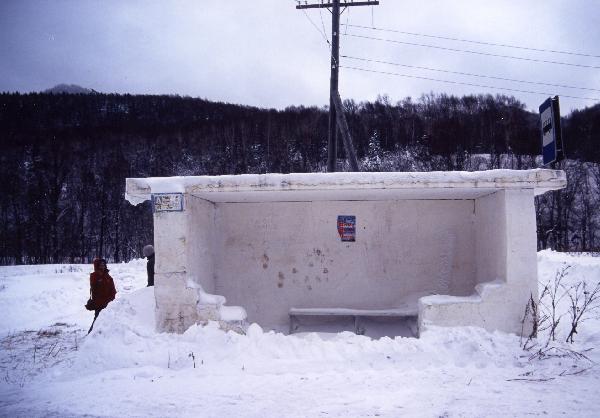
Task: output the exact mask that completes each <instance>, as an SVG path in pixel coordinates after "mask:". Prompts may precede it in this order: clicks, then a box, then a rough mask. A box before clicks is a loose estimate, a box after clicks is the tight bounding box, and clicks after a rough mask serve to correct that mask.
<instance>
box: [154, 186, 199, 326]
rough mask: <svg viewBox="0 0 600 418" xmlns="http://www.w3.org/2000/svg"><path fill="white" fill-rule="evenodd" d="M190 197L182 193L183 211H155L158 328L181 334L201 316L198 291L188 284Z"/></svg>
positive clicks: (155, 280)
mask: <svg viewBox="0 0 600 418" xmlns="http://www.w3.org/2000/svg"><path fill="white" fill-rule="evenodd" d="M188 198H189V197H188V196H187V195H186V194H184V195H183V200H184V202H183V210H182V211H172V212H170V211H167V212H155V213H154V248H155V253H156V266H155V276H154V294H155V297H156V326H157V329H158V330H159V331H168V332H178V333H182V332H184V331H185V330H186V329H187V328H188V327H189V326H191V325H193V324H195V323H196V321H197V319H198V314H197V309H196V304H197V300H198V294H197V291H196V290H195V289H194V288H192V287H190V286H189V285H188V280H189V279H190V278H189V274H188V257H187V246H188V240H189V238H190V228H189V220H190V216H189V210H188V208H187V207H186V202H187V200H188Z"/></svg>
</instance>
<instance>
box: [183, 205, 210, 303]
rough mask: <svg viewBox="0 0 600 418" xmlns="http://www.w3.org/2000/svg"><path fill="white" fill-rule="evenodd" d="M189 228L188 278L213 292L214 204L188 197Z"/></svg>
mask: <svg viewBox="0 0 600 418" xmlns="http://www.w3.org/2000/svg"><path fill="white" fill-rule="evenodd" d="M187 209H188V211H189V229H188V231H187V232H188V244H187V246H186V251H187V261H188V278H189V279H190V280H193V281H194V282H196V283H198V284H200V285H201V286H202V288H203V289H204V291H205V292H207V293H214V291H215V280H214V274H215V273H214V271H215V270H214V253H215V246H214V240H215V204H214V203H212V202H209V201H207V200H204V199H200V198H198V197H194V196H190V197H189V199H188V207H187Z"/></svg>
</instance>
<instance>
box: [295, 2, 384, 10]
mask: <svg viewBox="0 0 600 418" xmlns="http://www.w3.org/2000/svg"><path fill="white" fill-rule="evenodd" d="M378 5H379V1H355V2H349V1H346V2H340V7H352V6H378ZM330 7H333V3H316V4H299V5H297V6H296V9H328V8H330Z"/></svg>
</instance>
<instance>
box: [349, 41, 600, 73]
mask: <svg viewBox="0 0 600 418" xmlns="http://www.w3.org/2000/svg"><path fill="white" fill-rule="evenodd" d="M345 36H351V37H354V38H362V39H370V40H374V41H383V42H391V43H396V44H402V45H412V46H418V47H423V48H434V49H441V50H444V51H451V52H464V53H467V54H475V55H484V56H487V57H497V58H509V59H514V60H521V61H530V62H541V63H544V64H557V65H568V66H570V67H581V68H593V69H600V66H594V65H585V64H574V63H569V62H561V61H548V60H541V59H536V58H526V57H517V56H513V55H502V54H492V53H489V52H481V51H471V50H468V49H458V48H448V47H444V46H438V45H428V44H419V43H415V42H406V41H397V40H395V39H386V38H375V37H372V36H364V35H354V34H347V35H345Z"/></svg>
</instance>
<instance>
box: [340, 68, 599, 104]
mask: <svg viewBox="0 0 600 418" xmlns="http://www.w3.org/2000/svg"><path fill="white" fill-rule="evenodd" d="M340 68H346V69H348V70H356V71H364V72H369V73H377V74H386V75H393V76H397V77H406V78H416V79H419V80H427V81H436V82H440V83H449V84H459V85H463V86H470V87H480V88H487V89H495V90H505V91H513V92H518V93H528V94H539V95H543V96H552V95H554V94H555V93H546V92H541V91H529V90H520V89H513V88H509V87H498V86H488V85H485V84H475V83H465V82H461V81H452V80H440V79H437V78H430V77H422V76H417V75H408V74H399V73H392V72H388V71H377V70H371V69H368V68H358V67H348V66H345V65H344V66H340ZM560 96H561V97H567V98H569V99H579V100H592V101H595V102H600V98H597V97H580V96H569V95H566V94H561V95H560Z"/></svg>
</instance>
